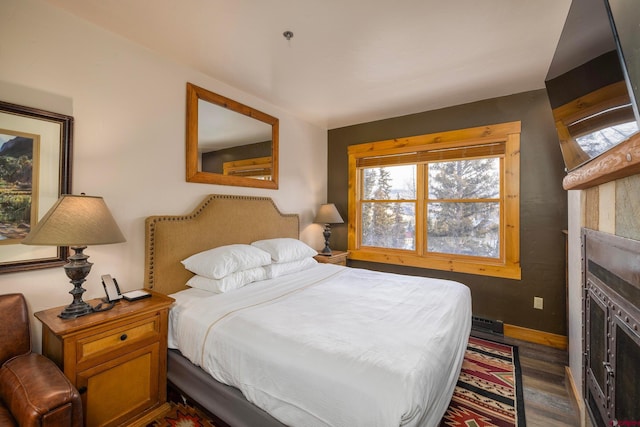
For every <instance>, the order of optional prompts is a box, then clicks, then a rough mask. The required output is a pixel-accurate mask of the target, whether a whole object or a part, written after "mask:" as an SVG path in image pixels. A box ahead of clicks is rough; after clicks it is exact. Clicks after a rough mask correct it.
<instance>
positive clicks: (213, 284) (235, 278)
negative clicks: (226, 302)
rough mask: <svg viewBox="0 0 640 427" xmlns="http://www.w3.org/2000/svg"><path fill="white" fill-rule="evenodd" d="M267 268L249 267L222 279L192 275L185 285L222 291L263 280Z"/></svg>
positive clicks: (211, 290) (210, 290)
mask: <svg viewBox="0 0 640 427" xmlns="http://www.w3.org/2000/svg"><path fill="white" fill-rule="evenodd" d="M266 278H267V270H265V268H264V267H256V268H250V269H248V270H242V271H236V272H235V273H231V274H229V275H227V276H225V277H223V278H222V279H209V278H208V277H203V276H198V275H196V276H193V277H192V278H191V279H189V281H188V282H187V286H190V287H192V288H198V289H202V290H205V291H209V292H216V293H223V292H228V291H232V290H234V289H238V288H241V287H243V286H244V285H247V284H249V283H251V282H257V281H258V280H265V279H266Z"/></svg>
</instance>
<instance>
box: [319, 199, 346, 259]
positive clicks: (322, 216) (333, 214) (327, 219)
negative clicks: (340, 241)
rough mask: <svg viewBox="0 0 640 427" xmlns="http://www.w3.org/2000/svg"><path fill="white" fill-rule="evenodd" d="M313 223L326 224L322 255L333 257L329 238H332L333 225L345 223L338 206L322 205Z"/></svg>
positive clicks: (331, 204)
mask: <svg viewBox="0 0 640 427" xmlns="http://www.w3.org/2000/svg"><path fill="white" fill-rule="evenodd" d="M313 222H315V223H318V224H324V232H323V233H322V235H323V236H324V249H323V250H322V252H320V255H327V256H328V255H331V248H330V247H329V238H330V237H331V224H342V223H344V221H343V220H342V217H341V216H340V213H339V212H338V209H336V205H334V204H333V203H327V204H324V205H320V209H319V210H318V213H317V214H316V217H315V219H314V220H313Z"/></svg>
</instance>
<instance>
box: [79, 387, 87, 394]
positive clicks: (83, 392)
mask: <svg viewBox="0 0 640 427" xmlns="http://www.w3.org/2000/svg"><path fill="white" fill-rule="evenodd" d="M86 392H87V387H86V386H82V387H80V388H79V389H78V393H80V394H85V393H86Z"/></svg>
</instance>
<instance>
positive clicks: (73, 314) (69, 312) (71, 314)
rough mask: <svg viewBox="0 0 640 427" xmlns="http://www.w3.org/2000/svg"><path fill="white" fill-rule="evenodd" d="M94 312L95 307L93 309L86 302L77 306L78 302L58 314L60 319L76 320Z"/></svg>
mask: <svg viewBox="0 0 640 427" xmlns="http://www.w3.org/2000/svg"><path fill="white" fill-rule="evenodd" d="M93 312H94V310H93V307H91V306H90V305H89V304H87V303H86V302H84V301H80V303H78V304H76V302H75V301H74V302H73V303H71V304H69V305H68V306H66V307H65V308H64V310H62V312H60V314H58V317H61V318H63V319H75V318H77V317H81V316H85V315H87V314H90V313H93Z"/></svg>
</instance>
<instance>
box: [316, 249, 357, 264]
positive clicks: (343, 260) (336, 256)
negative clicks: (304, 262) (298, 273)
mask: <svg viewBox="0 0 640 427" xmlns="http://www.w3.org/2000/svg"><path fill="white" fill-rule="evenodd" d="M331 252H332V253H331V255H321V254H318V255H316V256H314V257H313V258H315V260H316V261H318V262H321V263H324V264H338V265H344V266H346V265H347V256H348V255H349V252H347V251H331Z"/></svg>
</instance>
